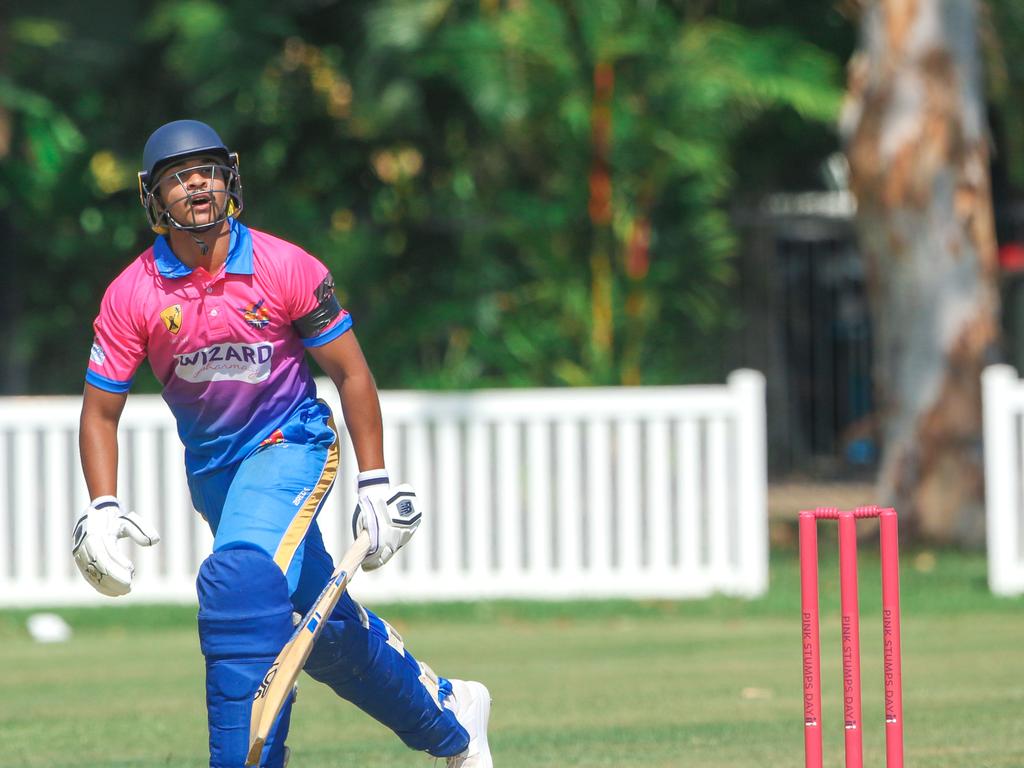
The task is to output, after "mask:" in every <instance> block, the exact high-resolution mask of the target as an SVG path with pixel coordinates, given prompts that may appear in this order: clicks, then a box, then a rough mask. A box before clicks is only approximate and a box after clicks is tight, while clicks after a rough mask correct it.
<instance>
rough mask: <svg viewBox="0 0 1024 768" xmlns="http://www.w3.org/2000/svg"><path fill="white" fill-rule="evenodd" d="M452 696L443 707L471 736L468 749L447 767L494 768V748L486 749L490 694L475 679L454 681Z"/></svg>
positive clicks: (453, 756)
mask: <svg viewBox="0 0 1024 768" xmlns="http://www.w3.org/2000/svg"><path fill="white" fill-rule="evenodd" d="M450 682H451V684H452V695H451V696H449V697H448V698H447V699H445V702H444V705H445V706H446V707H448V708H449V709H450V710H452V711H453V712H454V713H455V719H456V720H458V721H459V724H460V725H461V726H462V727H463V728H465V729H466V732H467V733H469V746H468V747H466V749H465V751H463V752H460V753H459V754H457V755H452V756H451V757H449V758H448V762H447V763H445V765H446V768H494V762H493V761H492V760H491V748H490V747H489V746H487V720H488V718H489V717H490V716H491V694H490V693H489V692H488V690H487V687H486V686H485V685H484V684H483V683H478V682H476V681H475V680H451V681H450Z"/></svg>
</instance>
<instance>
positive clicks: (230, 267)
mask: <svg viewBox="0 0 1024 768" xmlns="http://www.w3.org/2000/svg"><path fill="white" fill-rule="evenodd" d="M230 227H231V240H230V242H229V244H228V258H227V261H226V262H225V264H224V270H225V272H230V273H232V274H235V275H251V274H252V235H251V234H250V233H249V228H248V227H247V226H245V224H243V223H242V222H240V221H238V219H230ZM153 261H155V262H156V268H157V269H158V270H159V271H160V275H161V276H162V277H168V278H174V277H185V276H186V275H191V274H192V268H191V267H189V266H186V265H185V264H184V263H183V262H182V261H181V259H179V258H178V257H177V256H175V255H174V251H172V250H171V244H170V243H169V242H168V241H167V238H166V237H164V236H163V235H160V236H159V237H157V239H156V241H155V242H154V243H153Z"/></svg>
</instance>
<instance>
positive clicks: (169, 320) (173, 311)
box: [160, 304, 181, 334]
mask: <svg viewBox="0 0 1024 768" xmlns="http://www.w3.org/2000/svg"><path fill="white" fill-rule="evenodd" d="M160 319H161V320H163V321H164V328H166V329H167V330H168V331H170V332H171V333H173V334H177V333H178V331H180V330H181V304H172V305H171V306H169V307H167V309H165V310H164V311H163V312H161V313H160Z"/></svg>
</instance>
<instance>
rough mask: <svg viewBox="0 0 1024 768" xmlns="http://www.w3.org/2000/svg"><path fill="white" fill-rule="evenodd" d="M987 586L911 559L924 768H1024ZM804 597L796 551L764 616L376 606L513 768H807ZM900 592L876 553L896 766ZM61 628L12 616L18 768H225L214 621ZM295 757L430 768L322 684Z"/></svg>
mask: <svg viewBox="0 0 1024 768" xmlns="http://www.w3.org/2000/svg"><path fill="white" fill-rule="evenodd" d="M824 550H829V551H831V548H830V547H827V546H823V551H824ZM822 578H823V583H822V643H823V654H824V659H823V677H824V689H825V690H824V697H825V736H826V744H825V747H826V765H829V766H840V765H842V757H841V753H842V741H841V740H842V728H841V726H840V724H839V694H838V683H839V677H840V673H839V653H838V648H839V637H838V629H837V623H838V583H837V582H838V577H837V569H836V567H835V563H834V562H827V561H825V556H823V563H822ZM984 578H985V564H984V560H983V559H982V558H981V557H980V556H965V555H959V554H953V553H948V554H947V553H938V554H933V553H927V552H926V553H916V554H912V555H909V556H907V557H906V558H905V559H904V562H903V566H902V579H903V661H904V706H905V720H906V751H907V761H906V762H907V765H908V766H911V767H914V766H920V767H924V766H927V767H928V768H939V767H940V766H971V768H996V766H1005V767H1006V768H1009V767H1010V766H1018V767H1019V766H1021V765H1024V747H1022V745H1024V718H1022V717H1021V715H1022V714H1024V600H1020V599H1017V600H999V599H996V598H993V597H991V596H990V595H989V594H988V592H987V590H986V588H985V583H984ZM798 586H799V580H798V572H797V564H796V557H795V553H793V552H776V553H773V563H772V588H771V591H770V593H769V595H768V596H767V597H765V598H763V599H760V600H755V601H742V600H729V599H714V600H709V601H699V602H683V603H677V602H626V601H615V602H601V603H568V604H567V603H557V604H547V603H544V604H538V603H504V602H503V603H483V604H467V605H443V606H434V607H426V606H391V607H386V606H376V608H378V609H379V612H380V613H381V614H382V615H384V616H386V617H387V618H389V619H390V620H391V621H392V623H393V624H395V626H396V627H397V628H398V629H399V631H401V632H402V633H403V634H404V635H405V638H406V641H407V643H408V644H409V647H410V648H411V649H412V651H413V652H414V653H415V654H417V655H418V656H419V657H420V658H422V659H424V660H427V661H428V662H429V663H431V664H432V665H433V666H434V668H435V669H437V670H438V671H439V672H441V674H447V675H452V676H457V677H470V678H478V679H481V680H484V681H486V682H487V684H488V685H489V686H490V688H491V692H492V695H493V697H494V707H493V710H492V720H491V734H492V735H491V744H492V747H493V752H494V756H495V761H496V764H497V765H498V766H499V767H501V768H526V767H527V766H530V767H531V768H532V767H533V766H548V767H549V768H555V767H556V766H557V767H558V768H564V767H565V766H619V767H621V766H698V767H699V768H704V767H708V768H726V767H731V766H737V767H738V766H759V767H760V766H798V765H802V764H803V763H802V760H803V757H802V750H803V746H802V735H801V731H802V726H801V722H800V718H801V708H800V650H799V643H800V637H799V623H798V622H799V589H798ZM356 591H357V592H358V589H357V590H356ZM878 592H879V583H878V568H877V559H874V560H872V559H871V558H870V557H868V556H867V553H865V556H863V557H862V562H861V609H862V619H861V627H862V630H861V631H862V640H861V645H862V656H863V662H862V667H863V688H864V715H865V721H866V728H865V734H864V741H865V762H866V764H867V765H869V766H870V765H874V766H881V765H882V764H883V757H882V755H883V752H882V743H883V739H882V725H881V669H880V667H881V664H880V657H881V650H880V648H881V638H880V629H879V627H878V624H879V622H878V620H877V616H878V611H879V602H880V601H879V595H878ZM59 613H61V614H62V615H63V616H64V617H65V618H66V619H67V620H68V621H69V622H70V623H71V624H72V626H73V627H74V629H75V636H74V638H73V640H72V641H71V642H68V643H63V644H59V645H37V644H34V643H33V642H32V641H31V640H30V639H29V637H28V635H27V633H26V632H25V629H24V619H25V617H26V615H27V612H26V611H7V612H0V660H2V662H3V669H4V678H3V685H2V691H3V696H2V697H0V743H2V746H3V749H2V750H0V766H12V768H13V767H14V766H17V767H18V768H24V767H26V766H40V767H44V766H45V768H64V767H66V766H82V767H85V766H88V767H89V768H102V767H105V766H133V767H138V768H143V767H148V766H183V767H184V766H204V765H206V764H207V762H206V758H205V747H206V730H205V711H204V705H203V678H202V661H201V657H200V655H199V649H198V641H197V638H196V634H195V628H194V616H195V609H194V608H191V607H143V608H120V609H119V608H104V609H77V610H62V611H59ZM289 744H290V745H291V747H292V749H293V759H292V764H291V768H327V767H328V766H330V767H331V768H348V767H355V766H374V767H377V766H423V765H429V764H430V763H429V762H428V761H426V760H425V759H424V757H423V756H421V755H417V754H413V753H411V752H409V751H407V750H406V749H405V748H404V747H403V746H402V745H401V744H400V743H399V741H398V740H397V739H396V738H394V737H393V736H391V734H390V733H389V732H388V731H387V730H386V729H384V728H383V727H382V726H380V725H378V724H377V723H375V722H373V721H371V720H370V719H369V718H367V717H366V716H364V715H363V714H361V713H360V712H358V711H357V710H355V709H354V708H353V707H352V706H350V705H348V704H347V703H345V702H343V701H340V700H337V699H335V698H334V697H333V694H330V693H329V692H328V691H327V690H326V689H325V688H323V687H321V686H319V685H318V684H317V683H315V682H313V681H312V680H310V679H309V678H303V679H302V681H301V687H300V692H299V700H298V702H297V704H296V709H295V713H294V715H293V720H292V731H291V737H290V739H289Z"/></svg>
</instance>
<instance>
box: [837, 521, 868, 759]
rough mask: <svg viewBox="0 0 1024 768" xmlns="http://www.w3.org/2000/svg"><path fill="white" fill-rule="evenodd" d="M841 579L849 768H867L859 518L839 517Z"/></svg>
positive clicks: (844, 717)
mask: <svg viewBox="0 0 1024 768" xmlns="http://www.w3.org/2000/svg"><path fill="white" fill-rule="evenodd" d="M839 579H840V585H839V586H840V604H841V605H840V607H841V614H842V638H843V725H844V727H845V729H846V768H863V766H864V757H863V743H862V740H861V709H860V609H859V608H858V605H857V518H856V517H855V516H854V513H853V512H848V511H844V512H840V513H839Z"/></svg>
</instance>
